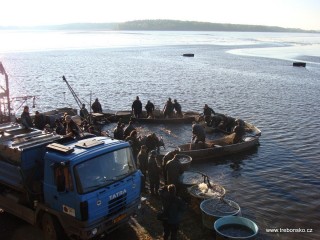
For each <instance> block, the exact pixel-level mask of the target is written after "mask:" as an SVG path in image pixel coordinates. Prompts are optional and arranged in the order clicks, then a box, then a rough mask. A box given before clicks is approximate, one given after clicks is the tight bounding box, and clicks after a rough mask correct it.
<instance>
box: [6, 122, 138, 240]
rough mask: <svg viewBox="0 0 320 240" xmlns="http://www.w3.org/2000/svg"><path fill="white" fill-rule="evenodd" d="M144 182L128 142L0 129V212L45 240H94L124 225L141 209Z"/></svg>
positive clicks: (11, 126)
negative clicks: (27, 225)
mask: <svg viewBox="0 0 320 240" xmlns="http://www.w3.org/2000/svg"><path fill="white" fill-rule="evenodd" d="M141 178H142V174H141V172H140V171H139V170H138V169H137V168H136V165H135V161H134V158H133V154H132V150H131V147H130V145H129V143H127V142H124V141H119V140H114V139H111V138H108V137H97V136H94V135H89V136H86V137H85V138H84V139H81V140H75V139H71V138H64V137H62V136H59V135H55V134H47V133H44V132H42V131H40V130H36V129H28V130H27V129H23V128H21V127H20V125H17V124H13V123H7V124H1V125H0V208H2V209H3V210H4V211H7V212H8V213H11V214H13V215H15V216H17V217H19V218H21V219H23V220H25V221H27V222H29V223H31V224H33V225H37V226H39V227H40V228H42V230H43V232H44V235H45V238H46V239H64V238H66V237H68V238H70V239H91V238H95V237H97V236H99V235H102V234H105V233H108V232H111V231H113V230H114V229H116V228H117V227H118V226H120V225H121V224H123V223H126V222H127V221H128V220H129V218H130V216H132V215H133V214H135V212H136V211H137V210H138V207H139V205H140V198H141Z"/></svg>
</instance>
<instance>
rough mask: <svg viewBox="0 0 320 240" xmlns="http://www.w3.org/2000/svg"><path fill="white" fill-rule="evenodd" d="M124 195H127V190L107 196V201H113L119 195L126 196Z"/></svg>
mask: <svg viewBox="0 0 320 240" xmlns="http://www.w3.org/2000/svg"><path fill="white" fill-rule="evenodd" d="M126 193H127V190H126V189H124V190H123V191H120V192H117V193H115V194H112V195H110V196H109V199H110V200H113V199H115V198H117V197H119V196H121V195H124V194H126Z"/></svg>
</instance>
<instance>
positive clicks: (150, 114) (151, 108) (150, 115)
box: [145, 100, 154, 118]
mask: <svg viewBox="0 0 320 240" xmlns="http://www.w3.org/2000/svg"><path fill="white" fill-rule="evenodd" d="M145 109H146V111H147V118H154V115H153V111H154V104H153V103H152V102H151V101H150V100H148V102H147V104H146V106H145Z"/></svg>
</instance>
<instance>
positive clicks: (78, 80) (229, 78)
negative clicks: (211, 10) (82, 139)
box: [0, 32, 320, 240]
mask: <svg viewBox="0 0 320 240" xmlns="http://www.w3.org/2000/svg"><path fill="white" fill-rule="evenodd" d="M10 34H13V33H10ZM15 34H17V33H15ZM37 34H38V33H37ZM50 34H51V35H50ZM59 34H60V33H59ZM59 34H58V33H48V34H47V35H41V36H42V38H41V37H39V36H38V35H37V38H33V37H30V36H27V37H26V39H28V42H25V45H27V46H25V45H24V47H21V46H22V45H21V44H20V45H19V44H18V43H16V45H14V44H11V45H10V44H9V45H10V47H8V48H7V49H1V51H2V53H1V54H0V60H1V61H2V62H3V64H4V66H5V67H6V69H7V72H8V74H9V78H10V83H11V96H12V97H18V96H25V95H36V107H35V109H34V110H38V109H40V110H43V111H44V110H50V109H52V108H55V107H63V106H66V105H71V106H74V107H75V106H76V104H75V101H74V100H73V98H72V95H71V94H70V93H69V90H68V88H67V86H66V85H65V83H64V82H63V81H62V78H61V77H62V76H63V75H65V76H66V78H67V79H68V80H69V83H70V84H71V85H72V86H73V88H74V90H75V91H76V92H77V93H78V95H79V97H80V98H81V100H82V101H83V102H84V103H87V104H89V103H90V96H91V98H92V99H94V98H96V97H98V98H99V99H100V102H101V103H102V105H103V107H104V108H105V109H113V110H119V109H120V110H126V109H130V106H131V103H132V101H133V100H134V98H135V96H137V95H139V96H140V99H141V100H142V102H143V103H144V104H145V103H146V102H147V100H149V99H150V100H151V101H153V102H154V103H155V104H156V105H157V107H159V108H162V107H163V105H164V103H165V101H166V99H167V98H168V97H171V98H177V99H178V100H179V101H180V103H181V105H182V107H183V110H193V111H201V109H202V107H203V105H204V103H207V104H209V105H210V106H211V107H213V108H214V110H215V111H217V112H224V113H227V114H229V115H231V116H234V117H238V118H242V119H244V120H246V121H249V122H251V123H253V124H255V125H256V126H257V127H259V128H260V129H261V131H262V136H261V138H260V146H259V147H258V148H256V149H253V150H251V151H250V152H247V153H243V154H238V155H237V156H230V157H227V158H224V159H219V161H218V162H206V163H201V164H194V165H193V166H192V168H193V169H196V170H200V171H204V172H206V173H207V174H208V175H209V176H210V177H212V178H213V179H215V180H216V181H217V182H218V183H220V184H221V185H223V186H224V187H225V188H226V190H227V196H228V198H229V199H232V200H234V201H236V202H237V203H238V204H239V205H240V206H241V209H242V215H243V216H245V217H248V218H250V219H252V220H253V221H255V222H256V223H257V224H258V226H259V228H260V238H261V239H310V240H311V239H319V238H320V233H319V231H320V229H319V226H320V211H319V208H320V200H319V197H320V178H319V171H320V165H319V159H320V149H319V142H320V136H319V127H320V120H319V119H320V111H319V103H320V102H319V93H320V47H319V43H320V40H319V39H320V36H319V35H316V34H314V35H313V34H272V33H270V34H268V33H260V34H257V33H205V32H201V33H192V32H190V33H189V32H184V33H166V32H164V33H156V32H152V33H136V32H131V33H129V32H128V33H121V34H118V33H105V34H103V33H95V34H91V35H90V34H86V33H72V34H65V35H63V34H62V35H59ZM5 36H6V38H5V39H7V42H10V41H9V40H10V37H11V38H12V36H8V35H5ZM30 39H31V40H30ZM32 40H34V41H32ZM52 40H56V44H54V43H52V42H54V41H52ZM63 40H65V42H64V41H63ZM30 41H31V42H32V44H31V43H30ZM46 41H47V42H46ZM27 43H28V44H29V45H28V44H27ZM72 43H74V45H73V46H74V47H72ZM37 44H38V45H39V46H38V50H40V51H35V49H37V47H36V45H37ZM9 45H8V46H9ZM19 46H20V47H21V49H18V47H19ZM74 48H76V49H74ZM48 49H51V50H50V51H49V50H48ZM5 50H7V51H5ZM44 50H46V51H44ZM183 53H194V54H195V57H194V58H184V57H182V56H181V55H182V54H183ZM294 60H303V61H306V62H307V67H306V68H295V67H292V61H294ZM90 93H92V94H91V95H90ZM21 104H28V105H32V100H28V101H27V102H21V101H15V103H14V106H15V109H16V112H17V113H19V111H21V109H19V106H20V105H21ZM112 127H113V126H107V127H106V128H107V129H112ZM150 129H151V130H154V129H153V128H152V127H150ZM156 130H157V132H158V134H159V135H161V136H162V137H163V138H164V139H165V141H166V144H167V146H170V147H175V146H176V145H178V144H179V143H184V142H187V141H190V138H191V126H190V125H183V126H179V127H178V126H170V125H168V126H165V125H161V126H157V129H156ZM233 163H237V164H239V166H240V168H238V169H234V168H232V167H231V166H233ZM271 228H274V229H278V230H279V229H280V228H285V229H287V228H288V229H299V228H300V229H301V230H305V231H307V229H312V233H268V232H267V231H268V229H271Z"/></svg>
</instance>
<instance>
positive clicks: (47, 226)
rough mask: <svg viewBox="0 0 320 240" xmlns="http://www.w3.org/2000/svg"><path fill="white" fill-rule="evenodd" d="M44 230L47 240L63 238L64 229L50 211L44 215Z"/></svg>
mask: <svg viewBox="0 0 320 240" xmlns="http://www.w3.org/2000/svg"><path fill="white" fill-rule="evenodd" d="M42 231H43V234H44V239H45V240H60V239H64V238H63V235H62V234H63V230H62V228H61V225H60V223H59V222H58V220H57V219H56V218H55V217H54V216H52V215H51V214H49V213H44V214H43V217H42Z"/></svg>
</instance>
